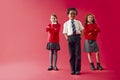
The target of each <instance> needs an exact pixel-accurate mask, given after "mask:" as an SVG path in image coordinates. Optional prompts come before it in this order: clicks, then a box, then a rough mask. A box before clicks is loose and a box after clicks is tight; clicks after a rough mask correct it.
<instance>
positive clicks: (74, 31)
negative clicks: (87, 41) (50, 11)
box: [63, 8, 84, 75]
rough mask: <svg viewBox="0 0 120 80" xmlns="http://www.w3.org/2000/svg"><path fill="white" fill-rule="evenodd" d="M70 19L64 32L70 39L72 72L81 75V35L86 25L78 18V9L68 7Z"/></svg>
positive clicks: (65, 25) (68, 39)
mask: <svg viewBox="0 0 120 80" xmlns="http://www.w3.org/2000/svg"><path fill="white" fill-rule="evenodd" d="M67 15H68V18H69V20H68V21H66V22H65V23H64V28H63V34H64V36H65V38H66V39H67V41H68V47H69V54H70V68H71V74H72V75H74V74H76V75H79V74H80V70H81V42H80V40H81V35H82V33H83V29H84V27H83V26H82V24H81V22H80V21H79V20H76V19H75V17H76V15H77V10H76V9H75V8H68V10H67Z"/></svg>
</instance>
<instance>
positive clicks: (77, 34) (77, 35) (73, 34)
mask: <svg viewBox="0 0 120 80" xmlns="http://www.w3.org/2000/svg"><path fill="white" fill-rule="evenodd" d="M71 36H80V34H73V35H68V37H71Z"/></svg>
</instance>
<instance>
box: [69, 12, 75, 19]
mask: <svg viewBox="0 0 120 80" xmlns="http://www.w3.org/2000/svg"><path fill="white" fill-rule="evenodd" d="M68 17H69V19H71V20H73V19H75V17H76V11H74V10H71V11H70V12H69V14H68Z"/></svg>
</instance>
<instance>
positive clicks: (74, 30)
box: [71, 20, 76, 34]
mask: <svg viewBox="0 0 120 80" xmlns="http://www.w3.org/2000/svg"><path fill="white" fill-rule="evenodd" d="M71 23H72V31H73V34H76V28H75V24H74V21H73V20H72V21H71Z"/></svg>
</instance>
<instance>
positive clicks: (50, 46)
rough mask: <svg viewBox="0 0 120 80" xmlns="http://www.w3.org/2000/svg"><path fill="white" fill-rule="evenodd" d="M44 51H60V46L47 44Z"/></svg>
mask: <svg viewBox="0 0 120 80" xmlns="http://www.w3.org/2000/svg"><path fill="white" fill-rule="evenodd" d="M46 49H47V50H60V45H59V43H52V42H48V43H47V46H46Z"/></svg>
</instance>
